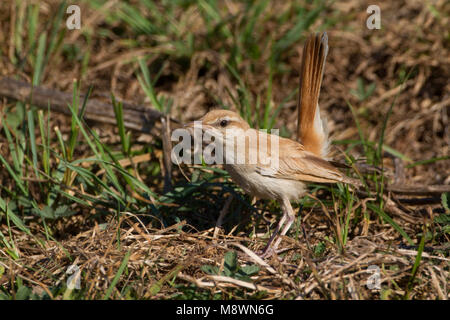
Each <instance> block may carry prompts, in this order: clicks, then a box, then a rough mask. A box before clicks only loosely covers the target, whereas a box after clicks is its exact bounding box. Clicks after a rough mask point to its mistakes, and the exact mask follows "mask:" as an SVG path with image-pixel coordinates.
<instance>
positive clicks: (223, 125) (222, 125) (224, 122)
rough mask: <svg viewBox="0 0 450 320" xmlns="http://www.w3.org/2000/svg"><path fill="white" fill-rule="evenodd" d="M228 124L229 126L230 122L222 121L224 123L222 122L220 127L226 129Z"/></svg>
mask: <svg viewBox="0 0 450 320" xmlns="http://www.w3.org/2000/svg"><path fill="white" fill-rule="evenodd" d="M227 124H228V120H222V121H220V126H221V127H226V126H227Z"/></svg>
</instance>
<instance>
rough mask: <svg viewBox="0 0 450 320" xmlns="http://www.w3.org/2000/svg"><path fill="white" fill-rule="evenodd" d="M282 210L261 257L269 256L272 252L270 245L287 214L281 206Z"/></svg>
mask: <svg viewBox="0 0 450 320" xmlns="http://www.w3.org/2000/svg"><path fill="white" fill-rule="evenodd" d="M281 208H282V210H283V216H282V217H281V219H280V222H278V224H277V226H276V227H275V230H273V233H272V236H271V237H270V239H269V241H268V242H267V245H266V247H265V248H264V250H263V253H262V255H261V256H262V257H266V256H270V255H271V254H272V250H271V245H272V242H273V240H275V238H276V237H277V234H278V232H279V231H280V229H281V227H282V226H283V224H284V222H285V221H286V219H287V214H286V213H285V212H284V209H283V207H281Z"/></svg>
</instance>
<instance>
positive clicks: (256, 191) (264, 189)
mask: <svg viewBox="0 0 450 320" xmlns="http://www.w3.org/2000/svg"><path fill="white" fill-rule="evenodd" d="M225 170H227V171H228V173H229V174H230V176H231V178H232V179H233V181H234V182H235V183H236V184H238V185H239V186H240V187H241V188H242V189H244V191H245V192H246V193H248V194H250V195H252V196H256V197H258V198H261V199H274V200H278V199H281V198H283V197H287V198H288V199H289V200H298V199H299V198H300V197H302V196H303V195H304V194H305V192H306V185H305V184H304V183H303V182H301V181H297V180H288V179H280V178H274V177H270V176H263V175H261V174H259V173H258V172H257V170H256V166H255V165H245V164H241V165H238V164H233V165H230V164H225Z"/></svg>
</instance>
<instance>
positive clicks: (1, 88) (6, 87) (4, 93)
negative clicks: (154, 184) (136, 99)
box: [0, 77, 179, 135]
mask: <svg viewBox="0 0 450 320" xmlns="http://www.w3.org/2000/svg"><path fill="white" fill-rule="evenodd" d="M0 97H6V98H9V99H14V100H18V101H23V102H26V103H30V104H32V105H35V106H36V107H38V108H40V109H44V110H47V108H48V107H49V106H50V110H51V111H54V112H60V113H64V114H67V115H71V111H70V109H69V107H68V106H69V105H70V104H71V103H72V94H70V93H66V92H61V91H58V90H54V89H47V88H43V87H33V86H32V85H30V84H28V83H26V82H22V81H19V80H15V79H13V78H9V77H3V78H0ZM84 97H85V95H80V101H83V99H84ZM162 116H164V115H163V114H162V113H161V112H159V111H157V110H154V109H151V108H149V107H146V106H142V105H133V104H131V103H129V102H123V118H124V124H125V127H126V128H127V129H130V130H135V131H140V132H145V133H151V134H154V135H159V134H160V132H161V131H160V125H159V121H160V119H161V117H162ZM84 118H85V119H87V120H91V121H97V122H103V123H109V124H113V125H115V124H116V117H115V116H114V111H113V107H112V104H110V103H106V102H103V101H101V100H98V99H95V98H92V99H89V100H88V101H87V104H86V112H85V115H84ZM170 120H171V122H172V127H179V124H178V121H176V120H174V119H170ZM154 129H156V130H155V131H154Z"/></svg>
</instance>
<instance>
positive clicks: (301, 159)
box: [185, 32, 360, 257]
mask: <svg viewBox="0 0 450 320" xmlns="http://www.w3.org/2000/svg"><path fill="white" fill-rule="evenodd" d="M327 53H328V36H327V33H326V32H324V33H321V34H312V35H311V36H310V37H308V39H307V40H306V42H305V45H304V47H303V54H302V63H301V69H300V88H299V94H298V102H297V110H298V122H297V138H298V140H299V141H295V140H292V139H288V138H283V137H279V136H277V135H274V134H271V133H267V132H264V131H260V130H256V129H253V128H251V127H250V125H249V124H248V123H247V122H246V121H245V120H244V119H243V118H242V117H241V116H240V115H239V114H238V113H236V112H234V111H230V110H224V109H214V110H211V111H209V112H208V113H206V114H205V115H204V116H203V117H201V118H200V119H199V120H197V121H195V122H191V123H189V124H187V125H185V127H187V128H190V129H191V130H192V128H194V127H195V126H197V127H201V130H202V132H210V133H211V135H212V136H215V138H214V144H215V147H216V148H217V149H216V154H215V155H216V156H217V154H218V153H223V157H224V163H223V164H224V168H225V170H226V171H227V172H228V173H229V175H230V176H231V179H232V180H233V181H234V182H235V183H236V184H237V185H239V186H240V187H241V188H242V189H243V190H244V191H245V192H246V193H247V194H249V195H251V196H255V197H257V198H260V199H270V200H276V201H278V203H279V204H280V208H281V211H282V213H283V214H282V217H281V219H280V220H279V222H278V224H277V227H276V228H275V229H274V231H273V233H272V236H271V237H270V239H269V241H268V243H267V245H266V247H265V249H264V250H263V252H262V256H263V257H268V256H271V255H272V254H273V253H274V252H276V250H277V248H278V246H279V244H280V242H281V240H282V237H283V236H284V235H286V233H287V232H288V231H289V229H290V227H291V225H292V223H293V222H294V220H295V212H294V210H293V208H292V205H291V201H296V200H299V199H300V198H301V197H303V196H304V195H305V193H306V192H307V184H308V183H338V182H341V183H346V184H350V185H355V186H359V185H360V181H359V180H357V179H353V178H350V177H348V176H346V175H345V174H343V173H342V172H340V171H339V170H338V169H337V168H336V166H335V165H333V163H332V162H330V161H331V159H329V158H328V153H329V151H328V150H329V139H328V132H327V127H326V122H325V121H324V120H323V119H322V118H321V116H320V109H319V104H318V101H319V94H320V88H321V83H322V78H323V73H324V67H325V60H326V57H327ZM255 138H256V140H255ZM252 139H253V140H252ZM252 141H253V143H251V142H252ZM255 141H256V143H255ZM261 141H263V142H265V143H266V145H265V147H262V146H264V144H263V143H259V142H261ZM218 146H221V148H222V149H223V150H220V151H221V152H217V151H218V150H219V148H218ZM230 146H231V147H230ZM239 148H240V149H239ZM236 150H240V151H236ZM252 156H253V159H252V161H250V158H252ZM239 157H241V158H242V159H240V160H241V161H239ZM255 158H256V159H255Z"/></svg>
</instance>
